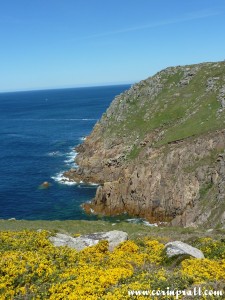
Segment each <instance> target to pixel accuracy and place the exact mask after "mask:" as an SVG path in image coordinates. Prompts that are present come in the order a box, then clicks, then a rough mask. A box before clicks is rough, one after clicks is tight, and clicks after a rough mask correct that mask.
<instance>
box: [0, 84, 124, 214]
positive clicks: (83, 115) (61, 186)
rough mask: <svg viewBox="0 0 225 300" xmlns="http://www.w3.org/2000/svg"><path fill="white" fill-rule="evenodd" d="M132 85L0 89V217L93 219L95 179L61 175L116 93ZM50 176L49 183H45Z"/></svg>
mask: <svg viewBox="0 0 225 300" xmlns="http://www.w3.org/2000/svg"><path fill="white" fill-rule="evenodd" d="M129 87H130V85H118V86H104V87H89V88H74V89H57V90H43V91H27V92H14V93H1V94H0V172H1V174H0V219H9V218H16V219H25V220H76V219H90V218H94V217H93V216H88V215H86V214H85V213H84V212H83V210H82V209H81V207H80V205H81V204H82V203H84V202H86V201H90V200H91V199H92V198H93V197H94V195H95V192H96V186H94V185H77V184H70V183H69V182H66V181H65V182H64V181H63V176H62V173H63V171H66V170H69V169H70V168H71V167H76V166H75V165H74V158H75V156H76V152H75V151H74V147H75V146H76V145H78V144H80V143H82V142H83V140H84V139H85V136H87V135H88V134H89V133H90V132H91V130H92V128H93V126H94V124H95V123H96V122H97V120H99V119H100V117H101V115H102V113H103V112H105V111H106V109H107V108H108V106H109V105H110V103H111V101H112V100H113V98H114V97H115V96H116V95H118V94H120V93H121V92H123V91H124V90H126V89H128V88H129ZM44 181H48V182H49V183H50V184H51V186H50V187H49V188H47V189H41V188H40V185H41V184H42V183H43V182H44Z"/></svg>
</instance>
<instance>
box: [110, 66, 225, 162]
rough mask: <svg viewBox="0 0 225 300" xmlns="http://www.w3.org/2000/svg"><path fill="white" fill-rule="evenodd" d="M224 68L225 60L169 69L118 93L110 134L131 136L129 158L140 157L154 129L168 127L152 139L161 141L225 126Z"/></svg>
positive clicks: (158, 129)
mask: <svg viewBox="0 0 225 300" xmlns="http://www.w3.org/2000/svg"><path fill="white" fill-rule="evenodd" d="M190 74H191V75H190ZM224 74H225V63H224V62H220V63H217V64H214V63H206V64H200V65H193V66H186V67H175V68H170V69H168V70H167V69H166V70H164V71H162V72H159V73H158V74H156V75H155V76H153V77H152V79H147V80H145V81H142V82H141V83H140V84H137V86H136V88H135V89H134V90H133V91H131V92H129V95H127V94H126V93H125V94H123V95H122V96H120V97H119V98H118V101H117V102H116V105H114V113H113V114H112V116H111V117H110V118H109V119H108V120H107V122H108V125H107V126H106V128H105V129H106V130H105V138H113V137H116V138H118V137H122V138H124V137H125V138H124V141H125V143H126V144H128V145H131V146H132V149H131V152H130V153H129V154H128V158H129V159H134V158H135V157H137V156H138V154H139V152H140V151H141V149H142V147H140V145H139V144H140V142H141V141H143V140H144V139H145V137H147V136H148V135H149V134H152V135H154V134H155V132H157V134H155V135H156V136H157V135H158V133H159V132H163V133H162V134H161V136H160V138H157V139H156V140H154V138H153V140H152V141H151V142H152V145H154V147H159V146H162V145H165V144H167V143H170V142H172V141H176V140H180V139H185V138H188V137H192V136H194V137H196V136H199V135H201V134H204V133H208V132H211V131H215V130H217V129H221V128H223V127H224V125H225V124H224V120H225V110H222V111H219V109H220V108H221V103H220V101H219V100H218V95H219V91H220V89H221V87H222V86H223V85H224V84H225V82H224ZM185 80H186V82H184V83H182V81H185ZM212 82H213V83H212ZM150 83H151V84H150ZM149 93H150V94H149ZM118 120H119V121H118Z"/></svg>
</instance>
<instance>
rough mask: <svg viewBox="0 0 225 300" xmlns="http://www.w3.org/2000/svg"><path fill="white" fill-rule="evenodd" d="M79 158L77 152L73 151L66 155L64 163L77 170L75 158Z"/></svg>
mask: <svg viewBox="0 0 225 300" xmlns="http://www.w3.org/2000/svg"><path fill="white" fill-rule="evenodd" d="M76 156H77V152H76V151H75V150H74V149H73V150H72V151H70V152H69V153H67V154H66V159H65V160H64V162H65V163H66V164H67V165H69V166H70V167H73V168H77V167H78V165H77V164H76V163H75V158H76Z"/></svg>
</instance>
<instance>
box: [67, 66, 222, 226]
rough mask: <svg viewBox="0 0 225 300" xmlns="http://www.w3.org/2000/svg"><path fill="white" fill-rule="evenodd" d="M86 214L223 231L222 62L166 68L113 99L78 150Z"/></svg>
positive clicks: (76, 173) (73, 173)
mask: <svg viewBox="0 0 225 300" xmlns="http://www.w3.org/2000/svg"><path fill="white" fill-rule="evenodd" d="M76 150H77V151H78V155H77V157H76V163H77V164H78V165H79V168H78V169H74V170H70V171H69V172H66V173H65V176H67V177H68V178H69V179H70V180H74V181H77V182H80V181H83V182H94V183H98V184H99V187H98V189H97V192H96V196H95V198H94V199H93V201H92V202H91V203H86V204H84V208H85V209H86V211H94V212H95V213H100V214H106V215H116V214H121V213H125V212H126V213H128V214H129V215H133V216H139V217H144V218H146V219H148V220H149V221H150V222H159V221H162V222H168V223H169V224H171V225H180V226H198V225H203V226H210V227H215V226H222V227H223V226H225V151H224V150H225V62H217V63H202V64H196V65H189V66H177V67H170V68H167V69H165V70H162V71H161V72H159V73H157V74H156V75H154V76H152V77H149V78H147V79H146V80H143V81H141V82H139V83H137V84H135V85H133V86H132V87H131V88H130V89H129V90H127V91H125V92H124V93H122V94H120V95H118V96H117V97H116V98H115V99H114V100H113V102H112V103H111V105H110V107H109V108H108V110H107V111H106V113H105V114H103V116H102V118H101V119H100V121H99V122H97V124H96V125H95V127H94V129H93V131H92V133H91V134H90V135H89V136H88V137H87V138H86V140H85V141H84V143H83V144H81V145H79V146H78V147H77V149H76Z"/></svg>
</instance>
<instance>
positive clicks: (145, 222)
mask: <svg viewBox="0 0 225 300" xmlns="http://www.w3.org/2000/svg"><path fill="white" fill-rule="evenodd" d="M142 222H143V224H144V225H145V226H149V227H158V224H156V223H149V222H148V221H145V220H143V221H142Z"/></svg>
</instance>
